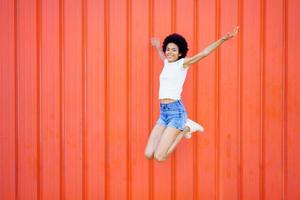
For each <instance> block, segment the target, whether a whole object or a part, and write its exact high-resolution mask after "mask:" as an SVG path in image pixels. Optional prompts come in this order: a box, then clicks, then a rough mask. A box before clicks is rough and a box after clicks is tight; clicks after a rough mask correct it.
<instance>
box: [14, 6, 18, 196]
mask: <svg viewBox="0 0 300 200" xmlns="http://www.w3.org/2000/svg"><path fill="white" fill-rule="evenodd" d="M17 18H18V5H17V0H14V59H15V63H14V64H15V66H14V68H15V77H14V78H15V80H14V82H15V199H19V189H18V185H19V172H18V168H19V138H18V131H19V121H18V119H19V95H18V92H19V85H18V84H19V81H18V72H19V71H18V24H17V23H18V19H17Z"/></svg>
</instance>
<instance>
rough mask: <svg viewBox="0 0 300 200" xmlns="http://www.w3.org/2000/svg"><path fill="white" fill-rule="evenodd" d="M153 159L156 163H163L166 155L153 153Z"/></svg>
mask: <svg viewBox="0 0 300 200" xmlns="http://www.w3.org/2000/svg"><path fill="white" fill-rule="evenodd" d="M154 158H155V160H156V161H158V162H164V161H166V160H167V154H163V153H155V154H154Z"/></svg>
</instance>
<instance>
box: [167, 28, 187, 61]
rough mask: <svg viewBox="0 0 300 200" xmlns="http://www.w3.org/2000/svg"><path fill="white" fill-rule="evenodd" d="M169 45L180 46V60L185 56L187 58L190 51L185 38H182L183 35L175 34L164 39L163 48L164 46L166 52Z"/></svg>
mask: <svg viewBox="0 0 300 200" xmlns="http://www.w3.org/2000/svg"><path fill="white" fill-rule="evenodd" d="M169 43H174V44H176V45H177V46H178V48H179V53H180V54H181V55H180V56H179V58H178V59H181V58H185V56H186V54H187V52H188V50H189V49H188V44H187V42H186V40H185V38H184V37H182V36H181V35H179V34H177V33H173V34H171V35H168V36H167V37H166V38H165V39H164V42H163V46H162V48H163V51H164V52H166V49H167V45H168V44H169Z"/></svg>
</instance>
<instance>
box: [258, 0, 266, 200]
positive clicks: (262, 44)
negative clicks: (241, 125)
mask: <svg viewBox="0 0 300 200" xmlns="http://www.w3.org/2000/svg"><path fill="white" fill-rule="evenodd" d="M260 6H261V8H260V9H261V10H260V12H261V18H260V19H261V20H260V49H261V51H260V123H261V125H260V126H261V127H260V134H261V136H260V173H259V176H260V187H259V188H260V199H261V200H263V199H264V197H265V196H264V190H265V188H264V187H265V173H264V163H265V149H264V148H265V147H264V140H265V137H264V129H265V127H264V126H265V125H264V117H265V114H264V108H265V97H264V87H265V79H264V76H265V71H264V66H265V2H264V0H261V1H260Z"/></svg>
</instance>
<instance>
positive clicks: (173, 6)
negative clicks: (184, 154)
mask: <svg viewBox="0 0 300 200" xmlns="http://www.w3.org/2000/svg"><path fill="white" fill-rule="evenodd" d="M175 31H176V0H171V32H175ZM171 199H172V200H175V199H176V153H173V154H172V155H171Z"/></svg>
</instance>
